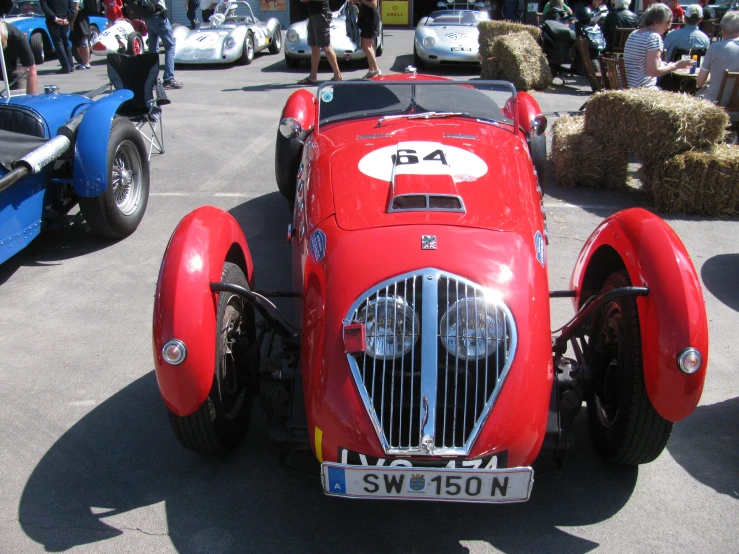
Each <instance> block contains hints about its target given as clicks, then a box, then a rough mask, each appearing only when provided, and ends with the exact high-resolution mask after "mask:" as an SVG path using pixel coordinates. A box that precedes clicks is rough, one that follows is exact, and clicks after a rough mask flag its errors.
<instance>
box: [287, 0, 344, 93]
mask: <svg viewBox="0 0 739 554" xmlns="http://www.w3.org/2000/svg"><path fill="white" fill-rule="evenodd" d="M300 1H301V2H307V3H308V46H310V75H309V76H308V77H306V78H305V79H301V80H300V81H298V84H299V85H316V84H318V64H319V63H320V62H321V50H323V51H324V52H325V53H326V59H327V60H328V63H329V65H330V66H331V69H332V70H333V71H334V76H333V77H332V78H331V80H332V81H342V80H343V77H342V76H341V71H339V63H338V61H337V60H336V54H335V53H334V49H333V48H331V8H330V7H329V4H328V0H300Z"/></svg>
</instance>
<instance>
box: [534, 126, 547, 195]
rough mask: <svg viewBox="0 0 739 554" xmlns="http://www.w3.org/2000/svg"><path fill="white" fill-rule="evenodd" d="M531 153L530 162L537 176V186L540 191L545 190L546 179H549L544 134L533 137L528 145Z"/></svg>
mask: <svg viewBox="0 0 739 554" xmlns="http://www.w3.org/2000/svg"><path fill="white" fill-rule="evenodd" d="M529 149H530V151H531V161H532V162H533V164H534V168H535V169H536V173H537V175H538V176H539V186H540V187H541V190H542V191H543V190H545V189H546V186H547V179H548V177H549V171H548V170H549V162H548V161H547V137H546V135H544V134H541V135H536V134H535V135H534V137H533V138H532V139H531V143H530V144H529Z"/></svg>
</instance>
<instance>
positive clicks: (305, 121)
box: [280, 89, 316, 130]
mask: <svg viewBox="0 0 739 554" xmlns="http://www.w3.org/2000/svg"><path fill="white" fill-rule="evenodd" d="M286 117H292V118H293V119H296V120H297V121H298V123H300V126H301V127H302V128H303V129H304V130H308V129H310V128H311V127H313V126H314V125H315V123H316V97H315V96H313V95H312V94H311V93H310V92H308V91H307V90H305V89H300V90H298V91H295V92H293V93H292V94H291V95H290V98H288V99H287V103H286V104H285V107H284V108H283V109H282V116H281V117H280V120H282V119H284V118H286Z"/></svg>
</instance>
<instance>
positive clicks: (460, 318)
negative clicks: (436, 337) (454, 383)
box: [439, 298, 506, 360]
mask: <svg viewBox="0 0 739 554" xmlns="http://www.w3.org/2000/svg"><path fill="white" fill-rule="evenodd" d="M503 317H504V316H503V314H502V313H501V312H500V310H496V309H495V307H493V306H489V305H487V304H486V303H485V301H484V300H483V299H482V298H463V299H462V300H458V301H457V302H455V303H454V304H452V306H451V308H449V309H448V310H447V312H446V313H445V314H444V315H443V316H441V322H440V324H439V334H440V335H441V342H442V343H443V344H444V346H445V347H446V349H447V351H448V352H449V354H451V355H452V356H459V357H460V358H462V359H464V360H481V359H484V358H487V357H488V356H490V354H492V353H494V352H495V350H496V349H497V348H498V344H499V343H500V342H501V341H504V340H505V339H506V337H505V332H504V330H503V329H504V325H505V323H504V319H503Z"/></svg>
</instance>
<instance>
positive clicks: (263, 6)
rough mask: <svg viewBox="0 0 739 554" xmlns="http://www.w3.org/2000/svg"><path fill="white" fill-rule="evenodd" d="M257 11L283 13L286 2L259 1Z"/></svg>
mask: <svg viewBox="0 0 739 554" xmlns="http://www.w3.org/2000/svg"><path fill="white" fill-rule="evenodd" d="M259 9H260V10H261V11H285V10H286V9H287V2H286V0H259Z"/></svg>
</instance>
